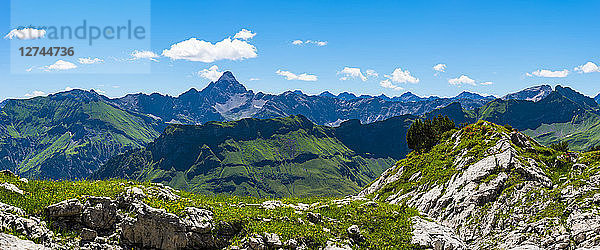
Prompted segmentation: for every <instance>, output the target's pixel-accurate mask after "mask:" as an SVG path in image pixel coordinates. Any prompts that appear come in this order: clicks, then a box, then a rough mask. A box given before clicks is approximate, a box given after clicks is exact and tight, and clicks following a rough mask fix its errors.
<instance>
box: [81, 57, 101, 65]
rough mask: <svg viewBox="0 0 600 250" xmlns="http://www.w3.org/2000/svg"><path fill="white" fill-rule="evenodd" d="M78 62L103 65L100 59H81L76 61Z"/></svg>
mask: <svg viewBox="0 0 600 250" xmlns="http://www.w3.org/2000/svg"><path fill="white" fill-rule="evenodd" d="M77 60H78V61H79V63H80V64H94V63H103V62H104V60H102V59H100V58H91V57H87V58H85V57H82V58H79V59H77Z"/></svg>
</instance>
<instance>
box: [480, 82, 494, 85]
mask: <svg viewBox="0 0 600 250" xmlns="http://www.w3.org/2000/svg"><path fill="white" fill-rule="evenodd" d="M479 84H481V85H492V84H494V82H482V83H479Z"/></svg>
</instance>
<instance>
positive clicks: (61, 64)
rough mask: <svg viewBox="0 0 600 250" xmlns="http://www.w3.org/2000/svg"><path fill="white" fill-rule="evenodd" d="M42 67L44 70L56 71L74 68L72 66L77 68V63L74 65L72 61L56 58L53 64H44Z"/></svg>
mask: <svg viewBox="0 0 600 250" xmlns="http://www.w3.org/2000/svg"><path fill="white" fill-rule="evenodd" d="M42 68H43V69H44V70H46V71H52V70H56V71H58V70H68V69H74V68H77V65H75V64H74V63H72V62H68V61H63V60H58V61H56V62H55V63H54V64H51V65H48V66H44V67H42Z"/></svg>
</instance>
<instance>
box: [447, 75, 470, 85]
mask: <svg viewBox="0 0 600 250" xmlns="http://www.w3.org/2000/svg"><path fill="white" fill-rule="evenodd" d="M448 83H450V84H451V85H459V86H460V85H462V84H470V85H473V86H475V85H476V83H475V80H473V79H471V78H470V77H468V76H466V75H461V76H460V77H458V78H452V79H450V80H448Z"/></svg>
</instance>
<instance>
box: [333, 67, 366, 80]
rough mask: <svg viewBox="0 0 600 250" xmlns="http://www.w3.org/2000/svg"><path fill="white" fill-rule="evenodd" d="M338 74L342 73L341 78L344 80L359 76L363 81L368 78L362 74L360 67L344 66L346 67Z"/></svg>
mask: <svg viewBox="0 0 600 250" xmlns="http://www.w3.org/2000/svg"><path fill="white" fill-rule="evenodd" d="M338 74H341V75H342V77H341V78H340V80H344V81H345V80H350V79H356V78H359V79H360V80H362V81H363V82H364V81H366V80H367V77H366V76H364V75H363V74H362V72H360V68H350V67H344V69H342V71H340V72H338Z"/></svg>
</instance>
